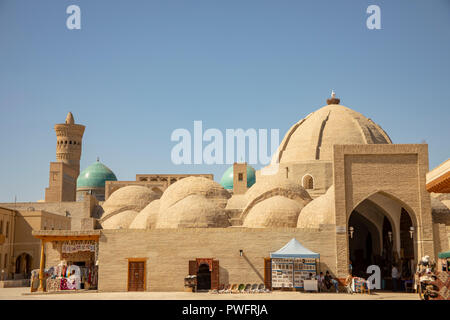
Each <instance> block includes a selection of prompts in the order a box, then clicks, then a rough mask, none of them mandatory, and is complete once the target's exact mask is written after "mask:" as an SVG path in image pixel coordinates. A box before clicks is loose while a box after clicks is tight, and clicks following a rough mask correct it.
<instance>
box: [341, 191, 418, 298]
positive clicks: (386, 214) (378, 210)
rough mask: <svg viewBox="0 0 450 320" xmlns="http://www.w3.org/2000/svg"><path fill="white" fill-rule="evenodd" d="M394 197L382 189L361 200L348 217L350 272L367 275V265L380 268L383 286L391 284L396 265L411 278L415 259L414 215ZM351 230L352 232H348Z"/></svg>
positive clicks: (403, 274) (361, 275)
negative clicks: (393, 268)
mask: <svg viewBox="0 0 450 320" xmlns="http://www.w3.org/2000/svg"><path fill="white" fill-rule="evenodd" d="M411 212H412V211H411V209H410V208H408V207H407V205H405V204H404V203H403V202H402V201H400V200H398V199H397V198H395V197H393V196H391V195H389V194H385V193H383V192H378V193H375V194H373V195H371V196H369V197H368V198H366V199H365V200H363V201H362V202H360V203H359V204H358V205H357V206H356V207H355V209H354V210H353V211H352V212H351V214H350V216H349V219H348V225H347V227H348V229H349V240H348V245H349V247H348V248H349V259H350V261H351V262H352V267H353V270H352V271H353V274H354V275H355V276H359V277H363V278H366V279H367V277H368V276H369V275H368V274H367V273H366V270H367V267H368V266H370V265H377V266H379V267H380V271H381V278H382V280H383V279H384V280H386V281H383V283H384V288H385V289H390V285H391V283H392V281H391V280H390V279H391V273H392V267H393V266H394V265H395V266H396V267H397V269H398V271H399V272H400V274H401V278H402V279H411V277H412V275H413V269H414V266H415V264H416V262H417V247H416V245H415V242H414V235H415V233H414V230H415V226H416V224H415V223H414V221H415V216H414V215H413V214H411ZM350 230H351V231H350Z"/></svg>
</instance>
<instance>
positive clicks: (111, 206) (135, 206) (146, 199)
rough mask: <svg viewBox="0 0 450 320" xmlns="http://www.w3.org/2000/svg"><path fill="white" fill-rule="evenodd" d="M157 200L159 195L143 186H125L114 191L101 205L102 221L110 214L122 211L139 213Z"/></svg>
mask: <svg viewBox="0 0 450 320" xmlns="http://www.w3.org/2000/svg"><path fill="white" fill-rule="evenodd" d="M156 199H159V194H158V193H156V192H154V191H152V190H150V189H149V188H147V187H143V186H125V187H122V188H120V189H118V190H116V191H114V192H113V193H112V194H111V195H110V196H109V198H108V199H107V200H106V201H105V202H104V203H103V205H102V207H103V210H104V212H105V213H104V214H103V217H102V220H104V219H105V218H104V217H106V216H108V215H110V214H114V213H117V212H120V211H124V210H135V211H138V212H139V211H141V210H142V209H144V208H145V207H146V206H147V205H148V204H149V203H150V202H152V201H153V200H156Z"/></svg>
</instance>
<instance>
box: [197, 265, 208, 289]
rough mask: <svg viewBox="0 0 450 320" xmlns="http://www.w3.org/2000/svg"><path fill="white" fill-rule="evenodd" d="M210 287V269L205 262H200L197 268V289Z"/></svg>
mask: <svg viewBox="0 0 450 320" xmlns="http://www.w3.org/2000/svg"><path fill="white" fill-rule="evenodd" d="M210 289H211V271H210V270H209V265H208V264H207V263H202V264H201V265H200V266H199V267H198V270H197V290H210Z"/></svg>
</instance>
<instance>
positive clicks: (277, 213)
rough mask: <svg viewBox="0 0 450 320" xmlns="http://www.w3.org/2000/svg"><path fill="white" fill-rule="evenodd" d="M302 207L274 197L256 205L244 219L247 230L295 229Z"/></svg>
mask: <svg viewBox="0 0 450 320" xmlns="http://www.w3.org/2000/svg"><path fill="white" fill-rule="evenodd" d="M302 208H303V206H302V205H300V204H299V203H298V202H297V201H295V200H292V199H289V198H286V197H283V196H275V197H271V198H269V199H266V200H263V201H261V202H259V203H257V204H256V205H255V206H254V207H253V208H251V209H250V211H249V213H248V214H247V216H246V217H245V220H244V223H243V226H244V227H247V228H276V227H280V228H281V227H286V228H295V227H296V226H297V218H298V215H299V213H300V211H301V210H302Z"/></svg>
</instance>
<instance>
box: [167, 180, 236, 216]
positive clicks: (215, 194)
mask: <svg viewBox="0 0 450 320" xmlns="http://www.w3.org/2000/svg"><path fill="white" fill-rule="evenodd" d="M190 195H201V196H203V197H205V198H207V199H208V200H211V201H213V202H215V203H216V205H217V206H218V207H221V208H225V206H226V205H227V200H228V199H229V198H230V197H231V195H230V193H229V192H228V191H227V190H225V189H224V188H223V187H222V186H221V185H220V184H218V183H217V182H215V181H214V180H211V179H207V178H203V177H194V176H191V177H187V178H183V179H181V180H178V181H177V182H175V183H174V184H171V185H170V186H169V187H168V188H167V189H166V191H164V193H163V195H162V196H161V211H162V212H165V210H167V209H168V208H170V207H171V206H172V205H175V204H176V203H178V202H179V201H181V200H183V199H184V198H186V197H188V196H190Z"/></svg>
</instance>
